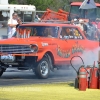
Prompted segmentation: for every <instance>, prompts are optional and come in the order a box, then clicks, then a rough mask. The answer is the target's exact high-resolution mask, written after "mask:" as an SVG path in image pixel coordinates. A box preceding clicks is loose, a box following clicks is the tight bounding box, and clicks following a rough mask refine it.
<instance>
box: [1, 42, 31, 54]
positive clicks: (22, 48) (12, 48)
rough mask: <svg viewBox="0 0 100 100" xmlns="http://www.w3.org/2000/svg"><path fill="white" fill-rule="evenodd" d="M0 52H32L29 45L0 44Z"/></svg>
mask: <svg viewBox="0 0 100 100" xmlns="http://www.w3.org/2000/svg"><path fill="white" fill-rule="evenodd" d="M0 53H7V54H23V53H24V54H26V53H32V52H31V48H30V45H12V44H8V45H7V44H0Z"/></svg>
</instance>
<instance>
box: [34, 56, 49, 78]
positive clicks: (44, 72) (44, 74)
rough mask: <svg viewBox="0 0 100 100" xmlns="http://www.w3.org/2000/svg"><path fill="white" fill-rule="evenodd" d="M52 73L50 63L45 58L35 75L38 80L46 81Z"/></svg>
mask: <svg viewBox="0 0 100 100" xmlns="http://www.w3.org/2000/svg"><path fill="white" fill-rule="evenodd" d="M49 73H50V63H49V61H48V59H47V58H46V57H44V58H43V59H42V60H41V61H40V62H39V63H38V64H37V67H36V68H35V74H36V75H37V77H38V78H41V79H46V78H48V76H49Z"/></svg>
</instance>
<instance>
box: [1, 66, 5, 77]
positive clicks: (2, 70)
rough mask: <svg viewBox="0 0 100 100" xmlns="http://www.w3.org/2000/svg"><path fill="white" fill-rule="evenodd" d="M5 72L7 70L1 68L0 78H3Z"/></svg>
mask: <svg viewBox="0 0 100 100" xmlns="http://www.w3.org/2000/svg"><path fill="white" fill-rule="evenodd" d="M4 71H5V70H4V69H3V68H0V77H1V76H2V74H3V72H4Z"/></svg>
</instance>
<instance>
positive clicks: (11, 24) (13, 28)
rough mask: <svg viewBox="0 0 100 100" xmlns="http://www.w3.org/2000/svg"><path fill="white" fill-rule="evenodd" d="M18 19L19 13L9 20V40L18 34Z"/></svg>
mask: <svg viewBox="0 0 100 100" xmlns="http://www.w3.org/2000/svg"><path fill="white" fill-rule="evenodd" d="M17 18H18V15H17V13H13V14H12V18H11V19H9V20H8V38H11V37H12V36H13V35H14V33H15V32H16V25H18V22H17Z"/></svg>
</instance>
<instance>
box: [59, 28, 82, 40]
mask: <svg viewBox="0 0 100 100" xmlns="http://www.w3.org/2000/svg"><path fill="white" fill-rule="evenodd" d="M60 38H62V39H83V36H82V35H81V33H80V32H79V30H78V29H77V28H72V27H62V31H61V34H60Z"/></svg>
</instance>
